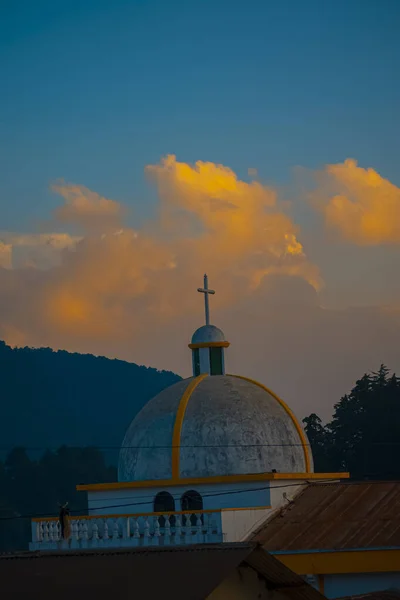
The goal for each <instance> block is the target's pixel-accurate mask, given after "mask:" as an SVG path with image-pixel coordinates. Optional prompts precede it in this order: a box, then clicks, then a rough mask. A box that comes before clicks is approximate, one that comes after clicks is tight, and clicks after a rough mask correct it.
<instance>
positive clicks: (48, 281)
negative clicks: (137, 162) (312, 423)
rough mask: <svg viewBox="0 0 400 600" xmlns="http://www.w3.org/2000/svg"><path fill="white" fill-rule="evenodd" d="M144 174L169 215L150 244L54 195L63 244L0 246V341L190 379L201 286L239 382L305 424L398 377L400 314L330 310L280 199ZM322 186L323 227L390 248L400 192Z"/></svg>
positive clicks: (168, 168)
mask: <svg viewBox="0 0 400 600" xmlns="http://www.w3.org/2000/svg"><path fill="white" fill-rule="evenodd" d="M146 175H147V177H148V179H149V182H150V184H151V185H155V186H156V188H157V190H158V195H159V209H158V214H157V217H156V218H155V219H154V220H153V221H151V222H148V223H146V224H145V226H142V227H141V228H140V230H139V229H134V228H132V227H129V226H127V221H126V214H127V210H126V207H124V206H122V205H121V204H120V203H118V202H117V201H115V200H111V199H107V198H103V197H102V196H101V195H99V194H98V193H97V192H93V191H91V190H89V189H88V188H86V187H84V186H82V185H76V184H69V183H65V182H58V183H57V184H56V185H54V186H53V187H52V189H53V190H54V191H55V192H56V193H58V194H59V195H60V197H61V198H62V199H63V201H64V203H63V204H62V205H61V206H60V207H59V208H58V209H56V211H55V212H54V214H53V215H51V222H52V224H53V225H54V228H55V229H60V228H64V229H65V231H64V232H63V233H55V234H40V235H33V234H15V233H14V234H11V233H5V232H3V233H0V267H2V268H0V337H2V338H3V339H5V340H6V341H7V342H8V343H10V344H12V345H30V346H51V347H53V348H63V349H67V350H71V351H78V352H93V353H95V354H104V355H106V356H111V357H119V358H123V359H127V360H133V361H135V362H138V363H141V364H149V365H153V366H158V367H159V368H166V369H172V370H175V371H177V372H179V373H180V374H182V375H184V376H185V375H188V374H190V353H189V350H188V349H187V343H188V341H189V338H190V335H191V333H192V332H193V330H194V329H195V328H196V327H197V326H199V325H200V324H201V323H202V320H203V314H202V301H201V298H200V297H199V295H198V294H196V292H195V290H196V289H197V287H198V286H199V285H200V284H201V282H202V275H203V273H204V272H207V273H208V275H209V278H210V282H211V284H212V285H213V287H215V288H216V289H217V294H216V295H215V296H214V297H213V299H212V317H213V321H214V322H215V323H217V324H218V325H221V326H222V327H223V328H225V330H226V335H227V336H228V338H230V340H231V342H232V343H233V345H232V347H231V349H230V350H229V355H228V367H229V369H230V370H231V371H232V372H237V373H242V374H244V375H249V376H252V377H255V378H257V379H259V380H260V381H262V382H264V383H266V384H267V385H269V386H270V387H272V388H274V389H275V390H276V391H277V392H278V393H280V394H281V395H283V396H284V397H285V398H286V400H287V401H288V402H289V403H290V404H291V405H292V406H293V407H294V409H295V410H296V412H298V414H299V415H300V416H303V415H304V414H306V413H307V412H310V411H311V410H314V411H316V412H319V413H321V414H322V415H328V414H329V411H330V410H331V408H332V405H333V403H334V402H335V401H337V400H338V399H339V396H340V395H341V394H343V393H344V392H345V391H346V390H347V389H348V387H349V386H350V385H351V384H352V383H353V381H354V379H355V378H357V377H359V376H360V375H361V374H362V373H363V372H364V371H365V370H368V369H373V368H377V367H378V366H379V364H380V362H387V363H388V365H389V366H391V367H393V368H395V367H396V366H398V365H397V364H396V361H398V358H397V340H398V337H399V333H400V331H399V329H400V325H399V319H398V313H397V312H396V311H393V310H392V309H391V310H388V309H383V308H371V309H362V310H361V309H352V310H350V309H346V310H340V311H338V310H329V309H327V308H322V307H321V305H320V301H319V296H318V292H319V290H320V289H321V288H322V286H323V285H324V284H325V285H326V287H329V282H324V281H323V273H322V274H321V272H320V268H319V266H318V256H313V257H311V256H309V255H308V253H307V243H306V236H305V234H304V233H303V232H302V231H301V229H300V227H299V226H298V225H297V224H296V223H295V222H294V220H293V217H291V216H290V214H288V212H287V210H286V209H287V204H286V203H285V202H283V201H282V199H281V198H280V197H279V194H278V193H277V191H276V190H275V189H273V188H271V187H269V186H265V185H263V184H262V183H260V182H259V181H254V180H251V181H250V182H246V181H242V180H240V179H239V178H238V177H237V175H236V174H235V173H234V172H233V171H232V170H231V169H229V168H228V167H225V166H223V165H217V164H214V163H210V162H201V161H199V162H197V163H195V164H194V165H189V164H187V163H183V162H179V161H177V159H176V157H175V156H172V155H170V156H167V157H165V158H164V159H162V160H161V161H160V163H159V164H156V165H150V166H148V167H147V168H146ZM316 177H317V181H318V189H317V190H314V196H313V204H314V206H318V208H319V210H320V211H322V213H323V215H324V217H325V221H326V225H327V226H329V227H332V228H334V229H335V230H336V231H339V232H340V234H341V235H342V236H343V237H345V238H346V239H347V240H349V241H351V242H353V243H354V244H383V243H387V242H390V243H393V242H395V241H396V239H397V238H396V236H397V235H398V234H397V231H398V229H397V226H398V225H396V223H398V217H399V202H400V199H399V196H398V188H396V187H395V186H394V185H393V184H391V183H390V182H388V181H386V180H384V179H382V178H380V176H379V175H378V174H377V173H375V171H372V170H367V171H366V170H364V169H361V168H360V167H358V166H357V164H356V163H355V161H345V162H344V163H343V164H340V165H328V166H327V167H326V168H325V169H324V171H323V172H322V173H319V174H316ZM367 192H368V193H367ZM396 194H397V195H396ZM396 199H397V200H396ZM396 202H397V204H396ZM378 209H379V211H380V212H379V219H378V217H377V219H378V221H377V223H378V224H377V225H376V227H375V229H374V228H373V227H372V225H371V224H369V225H368V223H370V222H371V221H374V218H375V217H374V215H375V213H376V212H377V211H378ZM386 213H387V214H386ZM366 215H367V216H366ZM396 219H397V221H396ZM389 222H390V224H391V228H388V226H386V225H385V224H386V223H389ZM384 225H385V226H384ZM385 227H386V228H385ZM21 252H22V255H23V258H21Z"/></svg>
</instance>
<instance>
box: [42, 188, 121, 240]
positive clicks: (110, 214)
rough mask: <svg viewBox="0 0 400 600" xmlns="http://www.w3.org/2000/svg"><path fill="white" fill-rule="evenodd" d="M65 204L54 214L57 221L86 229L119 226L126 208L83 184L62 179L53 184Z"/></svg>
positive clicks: (98, 229) (102, 229)
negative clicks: (66, 181)
mask: <svg viewBox="0 0 400 600" xmlns="http://www.w3.org/2000/svg"><path fill="white" fill-rule="evenodd" d="M51 189H52V190H53V191H54V192H56V193H57V194H60V196H62V197H63V198H64V200H65V204H64V205H63V206H61V207H59V208H58V209H57V210H56V211H55V214H54V217H55V219H56V221H58V222H59V223H63V224H73V225H78V226H80V227H81V228H82V229H83V230H84V231H97V232H98V231H104V230H105V229H107V230H110V229H113V228H116V227H119V226H120V224H121V220H122V218H123V215H124V212H125V209H124V207H123V206H122V205H121V204H120V203H118V202H116V201H115V200H109V199H108V198H104V197H102V196H100V195H99V194H97V193H96V192H92V191H91V190H89V189H88V188H86V187H85V186H83V185H74V184H71V183H65V182H64V181H60V182H58V183H55V184H53V185H52V186H51Z"/></svg>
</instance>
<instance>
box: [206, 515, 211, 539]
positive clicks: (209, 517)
mask: <svg viewBox="0 0 400 600" xmlns="http://www.w3.org/2000/svg"><path fill="white" fill-rule="evenodd" d="M212 535H213V522H212V513H208V514H207V533H206V536H207V539H206V541H207V542H211V540H212Z"/></svg>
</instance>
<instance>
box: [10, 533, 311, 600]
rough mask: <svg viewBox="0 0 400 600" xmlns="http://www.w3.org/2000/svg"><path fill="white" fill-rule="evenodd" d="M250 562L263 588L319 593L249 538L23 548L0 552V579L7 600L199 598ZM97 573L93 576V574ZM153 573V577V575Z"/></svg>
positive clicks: (296, 598)
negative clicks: (144, 545) (37, 549)
mask: <svg viewBox="0 0 400 600" xmlns="http://www.w3.org/2000/svg"><path fill="white" fill-rule="evenodd" d="M239 566H241V567H246V566H247V567H250V568H252V569H254V570H255V571H256V572H257V573H258V574H259V576H261V577H262V578H264V579H265V581H266V585H267V587H268V588H269V589H275V590H280V589H281V590H282V591H283V589H284V590H285V595H286V597H287V598H290V599H293V600H322V598H323V596H322V595H321V594H320V593H319V592H318V591H317V590H315V589H314V588H312V587H311V586H310V585H309V584H307V583H306V582H305V581H304V579H302V578H301V577H300V576H298V575H296V574H295V573H293V572H292V571H291V570H290V569H288V568H287V567H285V566H284V565H283V564H281V563H280V562H279V561H278V560H277V559H275V558H274V557H273V556H271V555H270V554H268V553H267V552H265V551H264V550H263V549H262V548H260V547H256V546H255V545H254V544H250V543H237V544H214V545H204V544H202V545H199V546H190V547H184V546H181V547H172V548H166V547H163V548H161V547H159V548H134V549H131V548H129V549H118V550H96V551H93V550H86V551H82V550H81V551H78V552H46V553H40V552H26V553H20V554H8V555H1V556H0V579H1V582H2V587H3V588H4V589H7V598H8V600H19V599H21V600H22V598H24V599H25V598H26V597H28V596H29V597H39V596H36V595H35V593H36V592H40V598H41V600H50V599H51V600H53V598H55V597H57V599H58V600H67V599H68V600H70V598H71V597H73V595H76V593H77V591H79V597H80V598H84V597H88V598H89V597H90V598H92V597H93V598H94V597H97V596H98V597H104V596H105V595H108V594H110V593H111V594H112V597H113V599H114V600H117V599H118V598H126V591H127V590H131V592H132V595H135V596H137V597H142V594H143V591H144V590H146V592H145V597H146V599H147V600H152V599H153V598H154V599H157V600H159V598H162V597H164V598H170V597H173V598H174V600H187V598H188V597H189V596H188V590H190V599H191V600H203V599H204V598H207V597H208V595H209V594H210V593H211V592H212V591H213V590H214V589H215V588H216V587H218V585H219V584H220V583H222V581H223V580H224V579H225V578H227V577H228V576H229V575H230V574H231V573H232V571H233V570H234V569H236V568H237V567H239ZM100 573H101V575H100V576H99V574H100ZM155 575H156V576H155Z"/></svg>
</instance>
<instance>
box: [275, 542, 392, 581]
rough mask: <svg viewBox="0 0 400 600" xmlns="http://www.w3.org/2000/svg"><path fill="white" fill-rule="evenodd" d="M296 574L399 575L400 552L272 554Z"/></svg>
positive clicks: (365, 549) (365, 551)
mask: <svg viewBox="0 0 400 600" xmlns="http://www.w3.org/2000/svg"><path fill="white" fill-rule="evenodd" d="M274 556H275V558H277V559H278V560H279V561H280V562H281V563H283V564H284V565H286V566H287V567H289V569H291V570H292V571H294V572H295V573H297V574H298V575H308V574H312V575H328V574H334V573H382V572H386V573H387V572H390V571H392V572H398V571H399V565H400V550H396V549H393V550H369V549H368V548H364V549H362V550H349V551H347V550H345V551H340V552H296V553H292V554H274Z"/></svg>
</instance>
